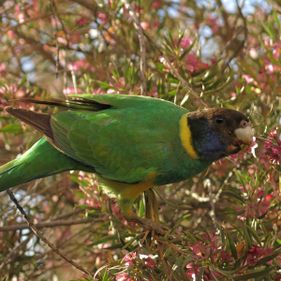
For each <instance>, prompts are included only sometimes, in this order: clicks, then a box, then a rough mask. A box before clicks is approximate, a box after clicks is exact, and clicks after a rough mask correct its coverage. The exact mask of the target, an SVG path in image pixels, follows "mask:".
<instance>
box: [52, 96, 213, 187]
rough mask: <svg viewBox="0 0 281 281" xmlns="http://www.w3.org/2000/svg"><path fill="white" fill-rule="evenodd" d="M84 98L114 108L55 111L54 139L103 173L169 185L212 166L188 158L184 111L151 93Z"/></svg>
mask: <svg viewBox="0 0 281 281" xmlns="http://www.w3.org/2000/svg"><path fill="white" fill-rule="evenodd" d="M79 97H81V96H79ZM82 97H83V98H86V99H89V100H94V101H96V102H100V103H104V104H109V105H111V107H110V108H109V109H105V110H100V111H87V110H84V111H80V110H79V111H78V110H68V111H62V112H58V113H55V114H54V115H52V119H51V126H52V130H53V133H54V140H55V143H56V145H57V146H58V147H59V148H60V149H61V150H62V151H64V152H65V153H66V154H68V155H69V156H71V157H72V158H73V159H76V160H78V161H80V162H82V163H84V164H86V165H89V166H91V167H94V169H95V171H96V172H97V173H98V174H99V175H100V176H102V177H104V178H107V179H111V180H115V181H120V182H127V183H136V182H141V181H143V180H145V179H146V178H147V177H149V176H150V175H151V174H156V175H157V177H156V182H155V183H156V184H166V183H170V182H175V181H180V180H183V179H185V178H188V177H190V176H193V175H194V174H196V173H198V172H200V171H201V170H203V169H205V168H206V167H207V165H208V164H209V163H205V162H201V161H199V160H193V159H191V158H189V156H188V155H187V153H186V152H185V151H184V149H183V147H182V144H181V143H180V139H179V120H180V118H181V116H182V115H183V114H185V113H186V112H187V111H186V110H185V109H183V108H181V107H178V106H176V105H174V104H173V103H170V102H167V101H163V100H159V99H151V98H148V97H137V96H127V95H126V96H125V95H124V96H123V95H100V96H98V95H97V96H92V95H83V96H82Z"/></svg>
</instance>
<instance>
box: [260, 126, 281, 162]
mask: <svg viewBox="0 0 281 281" xmlns="http://www.w3.org/2000/svg"><path fill="white" fill-rule="evenodd" d="M261 160H262V162H263V163H264V164H267V162H270V163H272V164H277V165H280V164H281V137H280V134H278V132H277V129H274V130H272V131H270V132H269V133H268V137H267V138H266V140H265V142H264V146H263V153H262V157H261Z"/></svg>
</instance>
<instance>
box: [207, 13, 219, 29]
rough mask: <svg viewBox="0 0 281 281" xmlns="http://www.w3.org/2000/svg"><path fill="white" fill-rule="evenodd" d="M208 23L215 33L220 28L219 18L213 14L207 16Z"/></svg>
mask: <svg viewBox="0 0 281 281" xmlns="http://www.w3.org/2000/svg"><path fill="white" fill-rule="evenodd" d="M206 24H207V25H208V26H209V27H210V28H211V29H212V31H213V33H217V32H218V31H219V29H220V26H219V24H218V20H217V19H216V18H214V17H212V16H210V17H208V18H207V20H206Z"/></svg>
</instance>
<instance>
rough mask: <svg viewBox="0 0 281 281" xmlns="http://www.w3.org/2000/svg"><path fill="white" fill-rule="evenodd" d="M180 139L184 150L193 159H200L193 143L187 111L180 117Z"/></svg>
mask: <svg viewBox="0 0 281 281" xmlns="http://www.w3.org/2000/svg"><path fill="white" fill-rule="evenodd" d="M179 125H180V140H181V144H182V146H183V148H184V150H185V151H186V152H187V154H188V155H189V156H190V157H191V158H192V159H198V154H197V152H196V151H195V149H194V147H193V145H192V135H191V131H190V128H189V125H188V118H187V113H186V114H184V115H183V116H182V117H181V119H180V124H179Z"/></svg>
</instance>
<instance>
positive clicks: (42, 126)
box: [5, 107, 53, 139]
mask: <svg viewBox="0 0 281 281" xmlns="http://www.w3.org/2000/svg"><path fill="white" fill-rule="evenodd" d="M5 109H6V111H7V112H8V113H10V114H12V115H14V116H15V117H17V118H18V119H20V120H22V121H23V122H25V123H27V124H29V125H31V126H33V127H34V128H35V129H37V130H38V131H40V132H42V133H43V134H44V135H46V136H47V137H49V138H50V139H53V132H52V129H51V125H50V115H49V114H44V113H38V112H33V111H30V110H26V109H22V108H13V107H7V108H5Z"/></svg>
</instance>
